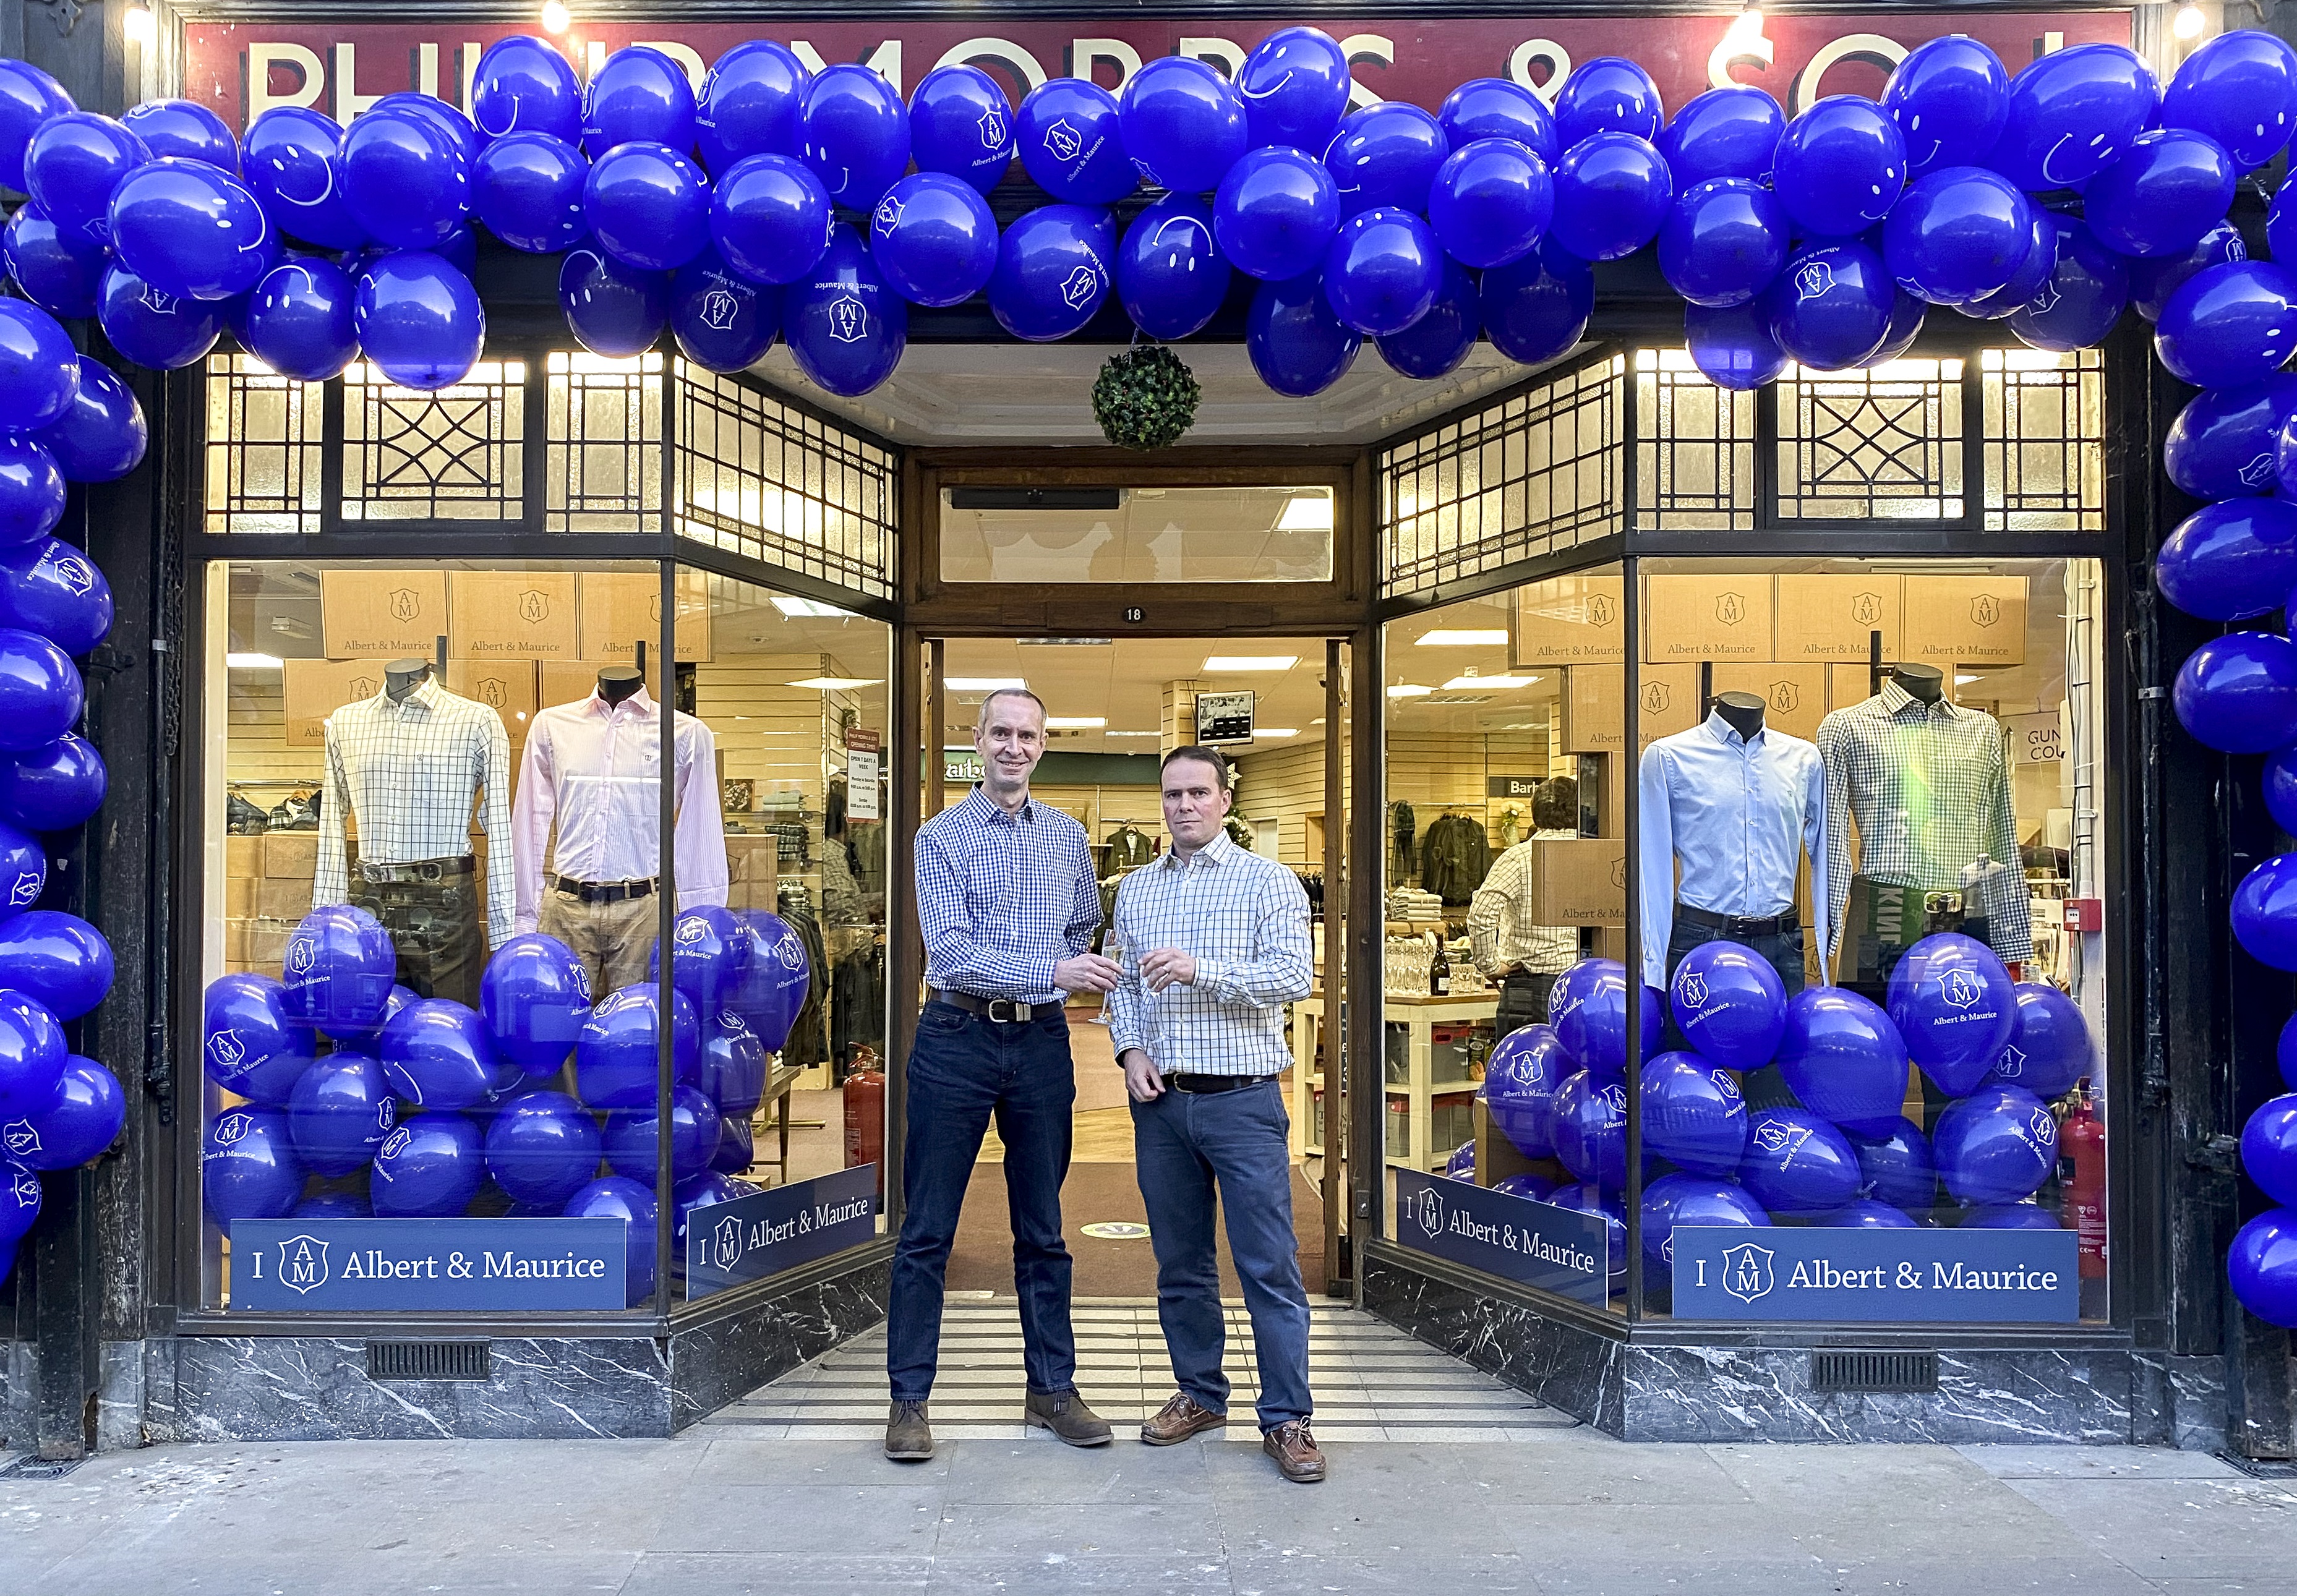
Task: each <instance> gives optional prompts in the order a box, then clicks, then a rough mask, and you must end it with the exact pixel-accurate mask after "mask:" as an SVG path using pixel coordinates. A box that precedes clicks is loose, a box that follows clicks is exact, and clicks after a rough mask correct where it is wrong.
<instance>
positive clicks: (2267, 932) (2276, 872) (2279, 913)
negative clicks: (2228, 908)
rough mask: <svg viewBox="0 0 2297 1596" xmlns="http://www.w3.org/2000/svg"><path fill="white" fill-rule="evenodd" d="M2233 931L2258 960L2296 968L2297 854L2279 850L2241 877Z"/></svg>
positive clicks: (2234, 903) (2266, 963)
mask: <svg viewBox="0 0 2297 1596" xmlns="http://www.w3.org/2000/svg"><path fill="white" fill-rule="evenodd" d="M2233 934H2234V940H2235V942H2239V943H2240V944H2241V945H2242V949H2243V951H2245V952H2246V953H2248V955H2249V956H2250V957H2251V958H2254V959H2255V960H2257V961H2258V963H2260V964H2262V965H2269V966H2271V967H2273V968H2275V969H2276V970H2297V854H2288V853H2276V854H2275V855H2274V856H2273V857H2272V858H2271V859H2268V860H2266V861H2265V862H2264V863H2263V864H2261V865H2259V866H2258V867H2257V868H2255V869H2253V870H2252V871H2250V873H2249V874H2248V875H2246V876H2243V877H2242V878H2241V884H2240V885H2238V886H2236V887H2235V888H2234V893H2233Z"/></svg>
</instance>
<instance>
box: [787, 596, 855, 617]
mask: <svg viewBox="0 0 2297 1596" xmlns="http://www.w3.org/2000/svg"><path fill="white" fill-rule="evenodd" d="M773 600H774V608H776V609H778V610H779V611H780V612H781V613H783V614H785V615H787V616H789V617H790V618H791V619H792V620H801V619H816V618H819V619H835V620H838V621H851V620H852V619H853V612H852V611H851V610H841V609H839V608H838V607H837V606H836V605H834V604H824V603H822V602H821V601H820V600H819V599H818V598H789V597H786V596H783V595H782V594H779V593H777V594H775V595H774V596H773Z"/></svg>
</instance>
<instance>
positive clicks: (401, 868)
mask: <svg viewBox="0 0 2297 1596" xmlns="http://www.w3.org/2000/svg"><path fill="white" fill-rule="evenodd" d="M477 868H479V861H478V860H477V859H476V858H475V857H474V856H473V855H471V854H468V853H465V855H463V857H462V858H460V859H418V860H414V861H412V862H411V863H408V864H403V865H361V866H360V867H359V868H358V876H359V879H360V880H361V881H365V882H369V883H372V884H375V885H377V886H381V885H384V884H389V883H392V882H410V881H444V880H446V879H447V877H449V876H468V875H469V874H470V873H471V872H472V871H473V870H475V869H477Z"/></svg>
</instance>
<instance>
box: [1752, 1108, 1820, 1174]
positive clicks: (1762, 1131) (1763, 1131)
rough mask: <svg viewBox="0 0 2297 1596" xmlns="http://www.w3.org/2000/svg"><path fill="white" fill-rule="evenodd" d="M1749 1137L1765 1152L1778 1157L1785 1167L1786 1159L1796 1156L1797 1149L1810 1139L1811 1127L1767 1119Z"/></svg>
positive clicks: (1782, 1166) (1781, 1164)
mask: <svg viewBox="0 0 2297 1596" xmlns="http://www.w3.org/2000/svg"><path fill="white" fill-rule="evenodd" d="M1749 1139H1750V1140H1751V1141H1752V1142H1753V1143H1754V1144H1755V1146H1756V1147H1758V1148H1760V1149H1761V1150H1762V1151H1764V1152H1765V1153H1767V1154H1770V1155H1771V1156H1774V1157H1775V1158H1777V1159H1778V1161H1779V1164H1780V1167H1781V1168H1784V1167H1785V1165H1786V1161H1787V1160H1788V1159H1789V1158H1791V1157H1793V1156H1794V1151H1795V1149H1796V1148H1799V1147H1800V1146H1802V1144H1803V1143H1804V1142H1806V1141H1807V1140H1809V1139H1810V1127H1809V1126H1808V1125H1798V1124H1795V1123H1792V1122H1791V1121H1788V1120H1777V1119H1766V1120H1765V1121H1764V1122H1763V1123H1761V1124H1759V1125H1757V1126H1756V1127H1755V1133H1754V1135H1753V1136H1752V1137H1750V1138H1749Z"/></svg>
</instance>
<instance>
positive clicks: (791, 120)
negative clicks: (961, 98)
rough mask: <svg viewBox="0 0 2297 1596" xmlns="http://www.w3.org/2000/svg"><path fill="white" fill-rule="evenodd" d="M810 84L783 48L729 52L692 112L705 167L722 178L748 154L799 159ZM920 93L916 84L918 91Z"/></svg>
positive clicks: (762, 45)
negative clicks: (696, 107) (807, 91)
mask: <svg viewBox="0 0 2297 1596" xmlns="http://www.w3.org/2000/svg"><path fill="white" fill-rule="evenodd" d="M932 80H933V79H932V78H927V79H926V82H927V83H930V82H932ZM812 83H813V71H812V69H811V68H809V67H808V66H807V65H806V64H805V63H804V62H802V61H800V60H799V59H798V57H797V53H796V52H795V51H794V50H792V49H790V47H789V46H788V45H778V44H776V43H774V42H773V41H772V40H770V39H750V40H748V41H747V42H745V43H743V44H739V45H735V46H734V47H733V48H732V49H731V50H729V51H727V52H726V53H725V54H723V55H721V56H720V57H719V58H718V60H717V62H716V63H715V64H713V65H712V67H711V69H710V75H709V76H708V77H707V78H704V79H703V80H702V100H701V104H700V106H699V107H698V109H697V110H696V113H695V118H694V136H695V138H696V142H697V143H698V144H700V145H701V148H702V160H703V162H704V165H706V166H708V167H709V169H710V170H711V171H712V173H713V174H717V175H721V176H722V175H723V174H724V173H725V172H726V171H727V170H729V169H730V168H731V167H732V166H733V165H734V163H735V162H737V161H738V160H744V159H745V158H747V157H749V156H752V155H795V154H797V153H798V152H799V151H800V150H801V149H802V148H803V146H804V144H805V134H804V129H803V116H804V111H805V94H806V90H807V89H808V88H810V87H811V86H812ZM924 89H925V85H924V84H920V85H919V86H918V92H919V93H920V94H922V93H923V92H924Z"/></svg>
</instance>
